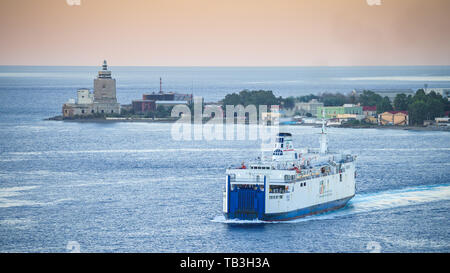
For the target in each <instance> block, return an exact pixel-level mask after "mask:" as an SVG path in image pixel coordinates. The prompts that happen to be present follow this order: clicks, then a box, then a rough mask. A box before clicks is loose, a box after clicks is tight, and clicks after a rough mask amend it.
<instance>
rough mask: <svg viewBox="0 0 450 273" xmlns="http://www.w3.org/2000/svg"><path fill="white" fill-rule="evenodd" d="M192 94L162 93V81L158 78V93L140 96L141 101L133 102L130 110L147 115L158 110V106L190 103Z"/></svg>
mask: <svg viewBox="0 0 450 273" xmlns="http://www.w3.org/2000/svg"><path fill="white" fill-rule="evenodd" d="M192 99H193V96H192V94H180V93H175V92H163V90H162V79H161V78H160V87H159V92H158V93H155V92H152V93H151V94H142V99H141V100H133V101H132V108H133V111H134V113H136V114H148V113H150V112H154V111H155V110H156V109H158V106H163V107H166V108H169V107H172V106H175V105H179V104H184V105H188V104H190V103H192Z"/></svg>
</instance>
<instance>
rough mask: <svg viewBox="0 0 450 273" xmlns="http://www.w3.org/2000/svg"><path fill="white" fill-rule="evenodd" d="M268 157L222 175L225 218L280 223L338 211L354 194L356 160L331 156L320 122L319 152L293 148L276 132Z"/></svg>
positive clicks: (285, 136)
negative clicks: (223, 179) (223, 180)
mask: <svg viewBox="0 0 450 273" xmlns="http://www.w3.org/2000/svg"><path fill="white" fill-rule="evenodd" d="M274 146H275V147H274V149H273V151H272V155H271V156H270V157H264V156H262V157H260V158H258V160H257V161H255V162H252V163H250V164H247V165H246V164H244V163H242V165H241V166H240V167H236V168H228V169H227V171H226V174H227V177H226V184H225V187H224V193H223V213H224V215H225V217H226V218H227V219H238V220H262V221H283V220H291V219H295V218H300V217H304V216H307V215H312V214H319V213H322V212H326V211H331V210H336V209H339V208H342V207H344V206H345V205H346V204H347V202H348V201H349V200H350V199H352V198H353V197H354V196H355V190H356V184H355V183H356V179H355V178H356V171H355V160H356V156H355V155H351V154H349V153H343V152H331V151H329V150H328V145H327V132H326V127H325V122H323V123H322V132H321V140H320V149H301V150H298V151H297V150H295V149H294V146H293V144H292V135H291V134H290V133H278V134H277V136H276V139H275V143H274Z"/></svg>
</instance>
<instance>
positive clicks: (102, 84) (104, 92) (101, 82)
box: [94, 60, 120, 114]
mask: <svg viewBox="0 0 450 273" xmlns="http://www.w3.org/2000/svg"><path fill="white" fill-rule="evenodd" d="M94 112H96V113H101V114H114V113H116V114H119V113H120V104H119V103H117V97H116V80H115V79H113V78H112V76H111V71H110V70H108V63H107V62H106V60H105V61H103V65H102V69H101V70H100V71H98V76H97V78H96V79H94Z"/></svg>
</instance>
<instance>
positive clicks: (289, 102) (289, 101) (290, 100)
mask: <svg viewBox="0 0 450 273" xmlns="http://www.w3.org/2000/svg"><path fill="white" fill-rule="evenodd" d="M282 102H283V107H284V108H286V109H292V108H294V107H295V99H294V97H287V98H285V99H282Z"/></svg>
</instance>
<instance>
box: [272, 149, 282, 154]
mask: <svg viewBox="0 0 450 273" xmlns="http://www.w3.org/2000/svg"><path fill="white" fill-rule="evenodd" d="M273 155H283V151H282V150H280V149H276V150H275V151H273Z"/></svg>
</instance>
